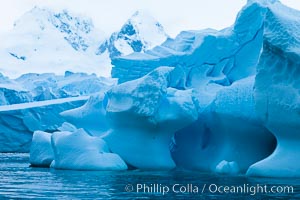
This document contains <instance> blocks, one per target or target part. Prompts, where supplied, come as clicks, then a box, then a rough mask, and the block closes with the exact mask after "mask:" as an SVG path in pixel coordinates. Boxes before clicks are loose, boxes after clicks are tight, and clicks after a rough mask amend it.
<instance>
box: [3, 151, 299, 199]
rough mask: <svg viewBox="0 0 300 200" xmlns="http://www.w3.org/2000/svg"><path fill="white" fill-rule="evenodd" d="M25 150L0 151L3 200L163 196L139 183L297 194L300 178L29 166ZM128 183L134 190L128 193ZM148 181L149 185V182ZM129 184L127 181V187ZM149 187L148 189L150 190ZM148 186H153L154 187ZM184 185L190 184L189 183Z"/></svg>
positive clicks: (220, 196)
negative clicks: (285, 189)
mask: <svg viewBox="0 0 300 200" xmlns="http://www.w3.org/2000/svg"><path fill="white" fill-rule="evenodd" d="M28 159H29V155H28V154H0V180H1V181H0V198H1V199H162V197H163V196H162V194H161V193H155V192H152V193H143V192H141V193H136V186H137V184H145V185H146V186H155V185H154V184H158V185H156V186H158V187H156V188H158V189H160V188H161V187H163V186H168V187H170V189H171V190H172V186H173V185H174V184H180V185H184V186H186V185H187V184H190V185H193V186H197V187H199V191H198V193H193V192H192V191H190V192H185V193H174V192H169V193H167V194H165V196H164V197H165V198H166V199H170V198H174V199H175V198H176V199H300V179H266V178H265V179H257V178H247V177H244V176H236V177H229V176H217V175H213V174H201V173H199V172H187V171H169V172H159V171H155V172H153V171H152V172H149V171H148V172H146V171H138V170H133V171H122V172H109V171H106V172H103V171H101V172H86V171H66V170H53V169H46V168H30V167H29V163H28ZM127 184H131V185H132V186H133V187H134V190H135V192H126V191H125V187H126V185H127ZM151 184H152V185H151ZM204 184H206V185H207V186H208V185H210V184H216V185H229V186H232V185H236V186H238V185H244V184H248V185H257V184H261V185H265V184H268V185H270V186H276V185H278V186H282V185H292V186H293V188H294V193H293V194H287V193H285V194H256V195H253V196H251V195H250V194H249V193H248V194H230V195H229V194H227V195H226V194H219V193H214V194H212V193H210V192H209V191H208V189H207V188H206V189H205V190H204V192H203V194H202V192H201V190H202V186H203V185H204ZM131 185H130V186H131ZM150 189H151V187H149V188H148V191H149V190H150ZM153 189H154V188H153V187H152V191H153ZM187 190H188V188H187Z"/></svg>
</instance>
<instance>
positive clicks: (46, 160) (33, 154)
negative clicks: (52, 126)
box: [29, 131, 54, 167]
mask: <svg viewBox="0 0 300 200" xmlns="http://www.w3.org/2000/svg"><path fill="white" fill-rule="evenodd" d="M53 159H54V154H53V150H52V146H51V134H50V133H46V132H43V131H35V132H34V133H33V137H32V143H31V147H30V159H29V162H30V164H31V165H33V166H39V167H49V166H50V164H51V162H52V161H53Z"/></svg>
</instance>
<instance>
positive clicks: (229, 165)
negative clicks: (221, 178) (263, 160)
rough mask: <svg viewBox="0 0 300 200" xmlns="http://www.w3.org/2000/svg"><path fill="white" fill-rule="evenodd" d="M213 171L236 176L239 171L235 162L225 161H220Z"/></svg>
mask: <svg viewBox="0 0 300 200" xmlns="http://www.w3.org/2000/svg"><path fill="white" fill-rule="evenodd" d="M215 171H216V172H217V173H218V174H231V175H233V174H238V173H239V171H240V169H239V166H238V164H237V163H236V162H235V161H231V162H228V161H226V160H222V161H221V162H220V163H219V164H218V165H217V166H216V169H215Z"/></svg>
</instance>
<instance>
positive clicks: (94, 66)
mask: <svg viewBox="0 0 300 200" xmlns="http://www.w3.org/2000/svg"><path fill="white" fill-rule="evenodd" d="M100 28H101V27H100ZM1 38H2V41H3V43H2V44H1V46H0V72H1V73H3V74H4V75H6V76H9V77H13V78H16V77H18V76H20V75H22V74H25V73H56V74H64V72H65V71H72V72H85V73H95V74H97V75H99V76H105V77H109V76H110V73H111V67H112V66H111V58H114V57H117V56H123V55H128V54H131V53H133V52H145V51H146V50H149V49H151V48H153V47H154V46H156V45H159V44H161V43H162V42H164V41H165V40H166V39H167V38H168V35H167V34H166V33H165V31H164V29H163V26H162V25H161V24H160V23H159V22H157V21H156V20H155V19H154V18H153V17H151V15H149V14H147V13H145V12H141V11H137V12H135V13H134V14H133V15H132V17H131V18H130V19H128V20H127V22H126V23H125V24H124V25H123V26H122V27H121V29H120V30H119V31H117V32H114V33H112V34H110V35H109V36H108V37H106V36H105V34H104V32H103V31H101V30H99V29H97V28H96V27H95V26H94V24H93V22H92V20H91V19H90V18H87V17H85V16H80V15H74V14H71V13H69V12H68V11H66V10H63V11H62V12H59V13H56V12H54V11H52V10H49V9H46V8H39V7H34V8H33V9H32V10H30V11H28V12H26V13H25V14H24V15H23V16H21V17H20V18H19V19H18V20H17V21H16V22H15V24H14V28H13V29H12V30H11V31H10V32H9V33H8V34H5V35H2V36H1Z"/></svg>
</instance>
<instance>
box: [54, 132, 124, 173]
mask: <svg viewBox="0 0 300 200" xmlns="http://www.w3.org/2000/svg"><path fill="white" fill-rule="evenodd" d="M70 141H71V142H70ZM51 144H52V148H53V151H54V160H53V162H52V163H51V167H53V168H55V169H70V170H126V169H127V165H126V163H125V162H124V161H123V160H122V159H121V158H120V156H118V155H117V154H114V153H110V151H109V147H108V146H107V144H106V142H105V141H104V140H102V139H101V138H99V137H92V136H90V135H88V133H86V132H85V131H84V130H83V129H77V130H75V131H74V132H70V131H61V132H55V133H53V134H52V137H51Z"/></svg>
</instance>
